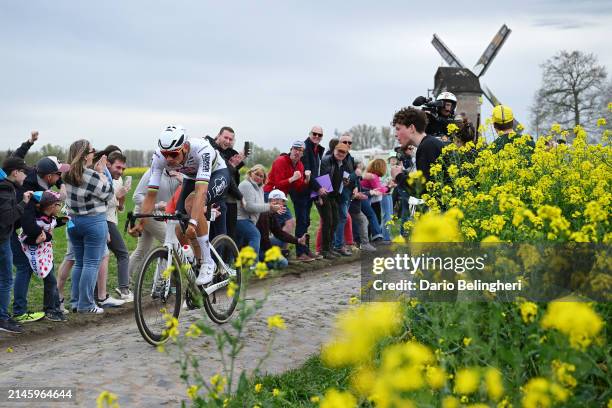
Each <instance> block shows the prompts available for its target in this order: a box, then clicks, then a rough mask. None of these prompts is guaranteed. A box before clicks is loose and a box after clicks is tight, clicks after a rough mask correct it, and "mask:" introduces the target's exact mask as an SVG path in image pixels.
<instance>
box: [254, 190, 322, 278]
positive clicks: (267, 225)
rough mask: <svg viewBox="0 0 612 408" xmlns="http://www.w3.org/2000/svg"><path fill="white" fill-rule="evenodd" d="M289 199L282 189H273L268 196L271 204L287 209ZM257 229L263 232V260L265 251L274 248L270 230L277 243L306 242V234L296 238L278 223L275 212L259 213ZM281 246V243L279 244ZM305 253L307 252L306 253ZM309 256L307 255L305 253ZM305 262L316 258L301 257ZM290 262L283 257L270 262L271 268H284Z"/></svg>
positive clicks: (300, 243)
mask: <svg viewBox="0 0 612 408" xmlns="http://www.w3.org/2000/svg"><path fill="white" fill-rule="evenodd" d="M286 201H287V196H286V195H285V193H283V192H282V191H281V190H272V191H271V192H270V194H269V196H268V202H269V204H270V205H278V206H279V207H281V208H283V209H285V203H286ZM257 229H258V230H259V232H260V234H261V241H260V250H259V257H260V258H261V260H262V261H263V260H265V253H266V251H267V250H268V249H270V248H272V245H273V242H272V241H271V240H270V232H272V234H274V237H275V238H276V242H274V244H277V243H290V244H295V245H304V244H305V243H306V234H304V235H302V236H301V237H300V238H296V237H294V236H293V235H291V234H289V233H287V232H286V231H285V230H283V229H282V228H281V226H280V224H279V223H278V219H277V218H276V217H275V213H273V212H266V213H262V214H260V215H259V220H258V221H257ZM279 246H280V245H279ZM304 255H305V254H304ZM305 256H307V255H305ZM300 260H301V261H304V262H310V261H314V258H310V257H309V258H308V259H305V258H302V259H300ZM288 264H289V262H288V261H287V259H285V258H281V259H280V260H278V261H276V262H274V264H269V265H268V267H269V268H284V267H286V266H287V265H288Z"/></svg>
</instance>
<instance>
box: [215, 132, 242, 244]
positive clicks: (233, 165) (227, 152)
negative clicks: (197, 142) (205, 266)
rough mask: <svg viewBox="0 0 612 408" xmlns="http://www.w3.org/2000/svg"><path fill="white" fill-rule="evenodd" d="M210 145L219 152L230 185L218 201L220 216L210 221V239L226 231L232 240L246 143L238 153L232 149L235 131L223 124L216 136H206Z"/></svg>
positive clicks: (240, 195) (240, 194)
mask: <svg viewBox="0 0 612 408" xmlns="http://www.w3.org/2000/svg"><path fill="white" fill-rule="evenodd" d="M206 139H207V140H208V142H209V143H210V145H211V146H212V147H213V148H214V149H215V150H217V151H218V152H219V153H221V157H223V159H224V160H225V164H226V165H227V168H228V169H229V172H230V185H229V188H228V190H227V196H226V197H225V200H223V201H221V202H219V210H220V211H221V216H220V217H217V218H216V219H215V221H213V222H212V223H211V232H210V239H212V238H214V237H215V236H217V235H219V234H225V233H227V234H228V235H229V236H230V237H231V238H232V239H233V240H236V232H235V228H236V220H237V218H238V201H241V200H242V193H241V192H240V190H239V189H238V184H240V168H242V166H244V159H245V158H246V156H248V154H249V152H248V144H247V143H245V150H244V151H243V152H242V153H238V152H237V151H236V150H234V144H235V142H236V133H235V132H234V129H232V128H231V127H229V126H223V127H222V128H221V129H220V130H219V133H218V134H217V137H216V138H214V139H213V138H212V137H210V136H206Z"/></svg>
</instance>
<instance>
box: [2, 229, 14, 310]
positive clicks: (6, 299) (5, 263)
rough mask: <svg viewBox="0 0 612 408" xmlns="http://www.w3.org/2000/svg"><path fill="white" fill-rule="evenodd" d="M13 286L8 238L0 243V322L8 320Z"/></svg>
mask: <svg viewBox="0 0 612 408" xmlns="http://www.w3.org/2000/svg"><path fill="white" fill-rule="evenodd" d="M12 286H13V251H11V241H10V238H7V239H5V240H4V241H0V320H8V318H9V314H8V308H9V303H10V301H11V287H12Z"/></svg>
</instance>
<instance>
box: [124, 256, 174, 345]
mask: <svg viewBox="0 0 612 408" xmlns="http://www.w3.org/2000/svg"><path fill="white" fill-rule="evenodd" d="M169 266H172V262H171V263H170V265H168V248H165V247H160V248H156V249H154V250H153V251H152V252H151V253H149V255H148V256H147V258H146V259H145V261H144V264H143V267H142V269H141V271H140V274H139V275H138V279H136V287H135V288H134V315H135V318H136V325H137V326H138V331H140V334H141V335H142V337H143V338H144V339H145V340H146V341H147V343H149V344H152V345H154V346H157V345H160V344H163V343H165V342H166V341H167V340H168V335H167V334H166V333H165V332H164V330H165V329H166V319H165V318H164V314H166V313H168V314H170V315H172V316H173V317H176V318H178V316H179V313H180V311H181V300H182V292H181V276H180V271H179V270H178V268H177V267H176V266H175V268H174V270H173V271H172V272H171V274H170V280H169V281H168V279H165V278H164V277H163V276H162V275H163V272H164V271H165V270H167V269H168V267H169Z"/></svg>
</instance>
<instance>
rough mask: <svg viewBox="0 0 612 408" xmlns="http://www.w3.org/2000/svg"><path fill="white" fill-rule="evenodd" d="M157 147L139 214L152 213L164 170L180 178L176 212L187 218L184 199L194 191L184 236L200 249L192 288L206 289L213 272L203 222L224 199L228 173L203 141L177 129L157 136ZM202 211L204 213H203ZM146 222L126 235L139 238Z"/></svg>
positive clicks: (218, 158)
mask: <svg viewBox="0 0 612 408" xmlns="http://www.w3.org/2000/svg"><path fill="white" fill-rule="evenodd" d="M158 146H159V147H158V149H157V150H156V151H155V153H154V154H153V161H152V163H151V177H150V179H149V185H148V191H147V195H146V196H145V199H144V202H143V203H142V207H141V213H143V214H148V213H150V212H151V211H152V210H153V209H154V207H155V198H156V196H157V190H158V188H159V183H160V178H161V175H162V172H163V171H164V170H166V169H167V170H175V171H178V172H180V173H182V174H183V175H184V177H183V187H182V192H181V196H180V198H179V200H178V202H177V205H176V212H177V213H183V214H187V211H186V209H185V199H186V198H187V197H188V196H189V194H191V193H192V192H194V191H195V197H194V203H193V207H192V209H191V213H190V217H191V218H190V219H189V224H188V226H187V230H186V231H185V235H186V236H187V237H188V238H190V239H193V238H194V237H195V238H196V240H197V241H198V244H199V246H200V249H201V251H200V253H201V256H200V265H201V266H200V271H199V273H198V278H197V279H196V284H197V285H206V284H208V283H210V281H211V280H212V278H213V273H214V271H215V268H216V266H215V262H214V260H213V259H212V257H211V255H210V243H209V239H208V224H207V222H206V218H207V217H208V218H209V217H210V208H211V205H212V204H214V203H216V202H218V201H220V200H222V199H223V198H224V197H225V194H226V192H227V188H228V186H229V170H228V169H227V167H226V165H225V160H223V158H222V157H221V156H220V154H219V152H218V151H217V150H215V149H214V148H213V147H212V146H211V145H210V143H209V142H208V141H207V140H205V139H203V138H202V139H200V138H189V137H188V136H187V134H186V132H185V129H184V128H183V127H181V126H174V125H171V126H168V127H167V128H166V129H165V130H164V131H163V132H162V133H161V135H160V136H159V140H158ZM207 205H208V207H207ZM206 208H208V211H205V209H206ZM146 220H147V219H146V218H141V219H139V222H138V223H137V224H136V225H135V226H134V228H132V229H130V234H132V235H134V236H137V235H139V234H140V232H141V231H142V230H143V228H144V224H145V223H146Z"/></svg>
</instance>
